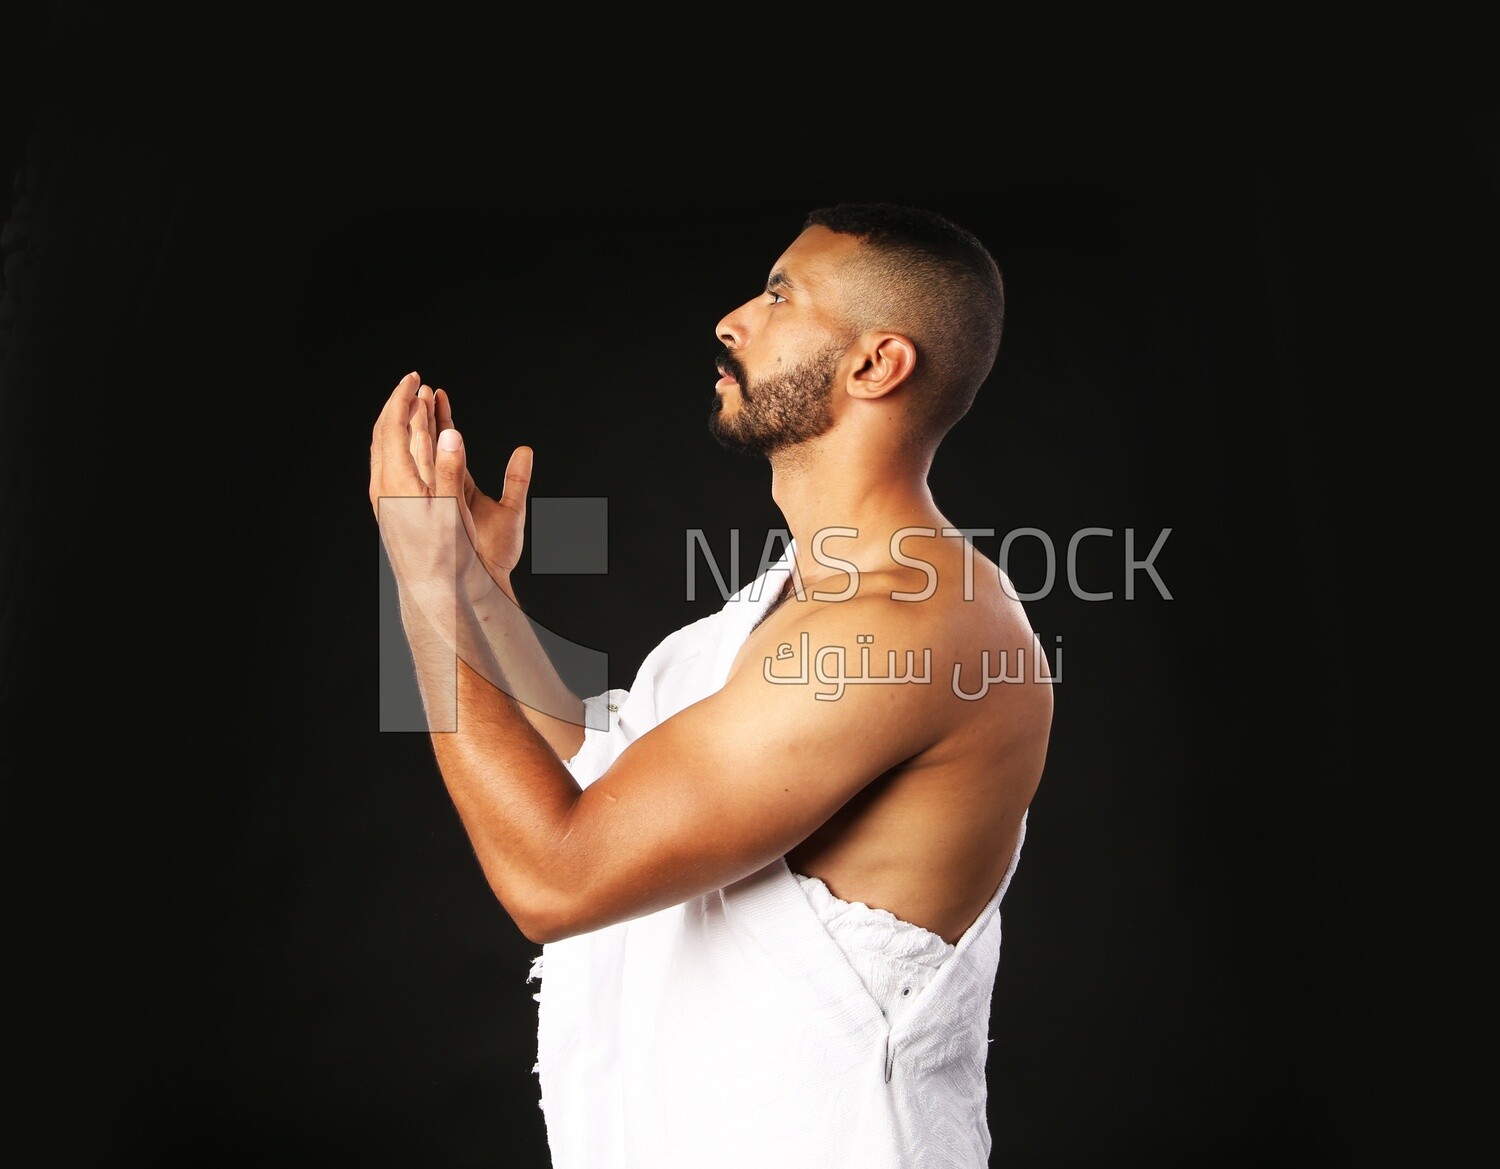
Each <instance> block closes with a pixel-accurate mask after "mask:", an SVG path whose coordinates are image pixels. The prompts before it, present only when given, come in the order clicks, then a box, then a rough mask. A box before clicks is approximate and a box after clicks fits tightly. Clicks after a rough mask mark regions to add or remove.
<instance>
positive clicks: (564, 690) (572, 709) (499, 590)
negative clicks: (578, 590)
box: [466, 567, 584, 759]
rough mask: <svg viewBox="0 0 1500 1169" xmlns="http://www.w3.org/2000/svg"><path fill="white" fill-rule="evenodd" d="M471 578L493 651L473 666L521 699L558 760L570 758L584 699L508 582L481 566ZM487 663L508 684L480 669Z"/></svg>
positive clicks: (579, 738) (580, 730) (578, 741)
mask: <svg viewBox="0 0 1500 1169" xmlns="http://www.w3.org/2000/svg"><path fill="white" fill-rule="evenodd" d="M471 578H472V581H471V584H470V587H469V590H468V593H469V596H470V604H471V606H472V608H473V610H474V616H475V620H476V621H477V623H478V625H477V628H478V630H479V632H480V633H481V635H482V636H483V638H484V642H485V645H486V646H487V647H488V650H487V654H486V655H485V656H484V658H482V659H481V661H480V662H473V663H470V664H471V665H474V666H475V668H476V669H478V672H479V673H480V675H481V676H482V677H484V678H486V679H488V680H489V681H491V682H494V683H495V684H496V685H499V686H500V687H501V689H503V690H504V691H505V693H506V694H508V695H510V697H512V698H513V699H515V700H516V702H517V704H518V705H519V708H520V712H521V714H522V715H523V716H524V717H525V718H526V720H527V722H529V723H530V724H531V725H532V727H534V728H535V729H536V731H537V733H538V734H540V735H541V737H542V738H543V740H545V742H546V743H547V744H548V746H550V747H551V748H552V750H553V752H554V753H555V754H556V755H557V757H558V758H559V759H571V758H572V757H573V756H574V755H576V754H577V753H578V749H579V748H580V747H581V746H583V739H584V708H583V700H582V699H581V698H579V696H578V695H576V694H574V693H573V691H572V689H571V688H570V687H569V686H568V684H567V683H566V682H564V681H563V679H562V676H561V675H560V674H558V672H557V668H556V666H554V665H553V663H552V659H551V657H550V656H549V655H548V653H547V651H546V648H545V647H544V646H543V645H542V643H541V641H540V640H539V639H538V637H537V634H536V630H535V628H534V627H533V626H532V624H531V621H530V619H529V618H528V617H527V616H526V613H525V612H524V610H522V608H521V604H520V601H519V600H518V599H517V597H516V593H515V589H514V587H513V586H512V584H511V582H510V580H509V578H508V577H505V576H502V575H498V574H496V575H491V574H489V573H487V572H485V571H484V569H483V568H482V567H481V568H479V569H477V570H476V572H475V573H471ZM466 660H467V659H466ZM484 660H489V661H493V662H495V663H496V664H497V665H498V668H499V670H500V671H501V672H502V673H503V675H504V677H503V679H495V678H493V677H491V675H490V673H489V671H487V670H485V669H483V668H481V666H482V663H483V661H484Z"/></svg>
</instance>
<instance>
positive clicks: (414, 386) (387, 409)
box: [375, 371, 422, 431]
mask: <svg viewBox="0 0 1500 1169" xmlns="http://www.w3.org/2000/svg"><path fill="white" fill-rule="evenodd" d="M421 384H422V378H421V376H420V375H418V374H417V373H416V372H415V371H413V372H412V373H409V374H407V375H406V376H405V377H404V378H402V379H401V380H400V381H399V382H397V383H396V388H395V389H393V390H392V391H391V394H390V397H388V398H387V399H386V400H385V405H384V406H383V407H382V408H381V411H380V415H379V416H378V417H377V418H376V419H375V428H376V430H377V431H379V430H381V429H385V430H391V429H401V430H404V429H405V428H406V422H407V419H408V417H410V414H411V403H412V399H413V398H415V397H416V396H417V390H418V388H419V387H420V386H421Z"/></svg>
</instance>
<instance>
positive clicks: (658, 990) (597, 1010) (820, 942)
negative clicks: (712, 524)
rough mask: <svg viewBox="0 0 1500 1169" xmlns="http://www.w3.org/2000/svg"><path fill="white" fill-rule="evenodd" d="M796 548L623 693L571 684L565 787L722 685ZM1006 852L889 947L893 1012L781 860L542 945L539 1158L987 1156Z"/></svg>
mask: <svg viewBox="0 0 1500 1169" xmlns="http://www.w3.org/2000/svg"><path fill="white" fill-rule="evenodd" d="M793 552H794V549H793V548H792V547H791V546H788V548H787V549H786V552H785V554H784V555H783V556H782V558H781V560H780V561H779V562H778V563H777V564H775V565H773V566H772V567H771V568H769V569H767V570H766V571H765V572H764V573H762V574H761V576H760V577H758V578H757V579H756V580H754V581H752V582H751V583H750V584H748V585H746V586H745V587H744V588H743V589H741V590H740V591H739V592H738V593H736V594H735V595H734V596H733V597H731V598H730V599H729V600H728V601H726V602H725V604H724V606H723V607H722V608H721V609H720V610H719V611H717V612H716V613H714V614H712V615H711V616H708V617H704V618H702V619H700V620H698V621H695V622H693V623H691V624H689V625H687V626H685V627H683V628H682V629H680V630H678V631H677V632H676V633H674V634H672V635H670V636H669V637H667V638H666V639H665V640H664V641H663V642H662V643H661V644H660V645H659V646H657V647H656V649H654V650H653V651H652V652H651V653H650V654H649V655H648V656H647V657H646V659H645V661H644V662H642V664H641V667H640V670H639V671H638V672H637V674H636V678H635V681H634V683H633V684H632V685H631V687H630V689H629V690H628V691H625V690H610V691H608V692H606V693H605V694H600V695H597V696H594V697H591V698H589V699H586V700H585V701H586V703H587V704H588V705H589V706H590V707H591V709H590V710H589V712H588V713H589V715H590V716H602V715H603V714H605V713H606V712H607V713H608V714H610V716H611V717H610V718H609V719H608V721H607V722H606V721H605V720H604V719H603V718H602V717H588V718H586V719H585V723H586V728H585V732H584V734H585V738H584V743H583V746H582V747H581V748H580V750H579V752H578V754H577V755H576V756H574V757H573V758H572V759H571V760H569V761H568V764H567V766H568V768H569V770H570V771H571V772H572V774H573V775H574V777H575V778H576V779H577V781H578V782H579V783H580V784H581V785H583V786H587V785H588V784H589V783H591V782H593V781H594V780H595V779H597V778H598V777H599V776H600V775H602V774H603V773H604V771H605V770H606V769H607V768H608V767H609V765H610V764H611V763H612V762H613V761H614V759H615V758H616V757H617V756H618V755H619V754H620V752H621V751H622V750H623V749H624V748H625V746H626V745H627V744H628V743H630V742H631V741H632V740H634V739H635V738H637V737H639V736H640V735H642V734H644V733H646V732H647V731H649V730H650V729H651V728H652V727H654V726H656V725H657V724H658V723H660V722H661V721H662V720H664V719H666V718H669V717H670V716H671V715H673V714H675V713H677V712H678V711H680V710H682V709H683V708H685V707H687V706H689V705H691V704H692V703H694V702H697V701H699V700H700V699H702V698H704V697H706V696H707V695H709V694H711V693H713V692H715V691H717V690H718V689H720V688H721V687H722V686H723V684H724V681H725V679H726V677H727V675H728V672H729V667H730V665H731V664H732V663H733V660H734V657H735V655H736V653H737V652H738V651H739V649H740V647H741V646H742V645H743V644H744V641H745V639H746V637H747V636H748V635H749V633H750V631H751V629H752V628H753V627H754V626H755V624H756V622H757V621H758V620H759V619H760V618H761V616H762V615H763V614H764V613H765V612H766V611H767V610H768V609H769V608H770V605H771V602H772V601H773V600H774V599H775V598H776V596H777V595H778V594H779V592H780V589H781V586H782V584H783V583H785V580H786V578H787V575H788V573H789V572H790V569H791V564H792V556H793ZM603 726H608V728H609V729H608V730H602V729H598V728H600V727H603ZM1022 827H1023V835H1024V827H1025V825H1024V823H1023V825H1022ZM1020 851H1021V848H1020V844H1019V843H1018V844H1017V846H1016V851H1015V854H1014V855H1013V856H1012V858H1011V862H1010V866H1009V869H1008V870H1007V872H1006V874H1005V877H1004V879H1003V880H1002V881H1001V882H1000V884H999V886H998V887H997V888H996V889H995V891H994V893H993V894H992V895H991V897H990V899H989V902H988V904H986V905H985V907H984V909H983V910H982V911H981V912H980V914H979V916H978V917H977V918H975V920H974V922H973V924H972V925H970V926H969V928H968V929H967V930H966V931H965V932H964V934H963V936H962V937H961V938H960V939H959V940H958V942H957V943H956V944H955V945H953V946H952V947H951V949H950V950H948V951H947V952H946V953H944V952H941V951H934V950H931V949H924V948H923V947H921V946H918V947H916V948H915V949H909V950H908V951H906V956H907V957H915V958H916V961H915V962H912V963H908V964H907V965H908V966H909V967H910V966H913V965H915V966H918V967H920V966H922V965H923V964H924V963H925V965H926V966H927V967H928V970H927V972H926V975H925V976H924V977H923V978H921V979H920V981H924V982H925V985H922V986H920V987H917V988H916V989H915V991H914V993H913V994H912V995H909V996H904V998H905V999H909V1002H906V1001H903V1003H902V1006H901V1010H900V1012H899V1013H898V1015H897V1017H896V1018H895V1019H894V1021H892V1019H891V1018H888V1017H887V1015H886V1014H885V1013H884V1012H883V1011H882V1009H881V1004H880V1003H878V1002H877V999H876V997H875V996H874V994H872V991H871V989H870V987H869V985H867V983H868V982H869V981H870V980H871V979H872V978H874V977H878V975H872V974H871V966H870V965H869V964H868V963H861V962H860V961H859V959H858V957H857V954H858V951H857V950H851V953H855V954H856V958H855V959H854V960H851V956H850V953H846V952H845V950H844V949H841V947H840V944H839V942H838V941H836V940H835V937H834V934H833V933H832V932H830V926H829V925H827V924H825V921H824V919H823V917H821V916H820V912H821V913H823V914H824V915H825V916H827V917H828V918H830V920H831V919H832V918H834V917H838V916H840V915H844V914H845V913H846V911H847V910H848V908H849V903H847V902H839V901H837V899H835V898H832V897H831V896H829V895H828V894H827V890H826V888H824V887H822V883H821V882H817V883H816V885H814V884H812V883H810V882H807V881H802V880H799V879H798V875H797V874H794V873H793V872H792V871H791V869H790V868H789V867H788V866H787V863H786V861H785V859H784V858H783V859H778V860H776V861H774V862H772V863H771V864H769V865H766V866H765V867H764V868H763V869H761V870H760V871H759V872H756V873H753V874H751V875H750V876H748V877H745V878H744V879H742V880H739V881H736V882H734V883H733V884H731V885H729V886H727V887H725V888H723V889H719V890H717V891H715V892H713V893H709V894H706V895H704V896H701V897H694V898H692V899H690V900H688V901H685V902H683V903H682V904H680V905H676V906H672V907H670V908H667V909H663V910H660V911H658V912H655V913H651V914H648V915H645V916H642V917H638V918H635V919H634V920H631V921H625V922H620V923H618V924H616V925H612V926H606V927H605V928H603V929H598V930H593V931H590V932H588V933H584V934H578V935H575V936H573V937H570V938H565V939H563V940H561V941H557V942H549V943H547V944H545V945H544V946H543V947H542V953H541V955H540V956H538V957H537V958H536V959H535V960H534V961H533V963H532V969H531V975H530V976H529V978H528V981H530V980H531V979H534V978H540V979H541V993H539V994H537V995H536V996H535V998H536V1000H537V1002H538V1003H539V1004H540V1005H539V1008H538V1037H537V1064H536V1068H535V1069H534V1070H535V1071H536V1072H537V1074H538V1077H539V1082H540V1088H541V1107H542V1110H543V1114H544V1116H545V1120H546V1130H547V1141H548V1145H549V1147H550V1150H551V1154H552V1164H553V1166H554V1169H742V1167H743V1169H950V1167H962V1169H982V1167H984V1166H987V1165H988V1159H989V1153H990V1145H991V1142H990V1131H989V1125H988V1121H987V1118H986V1111H985V1102H986V1084H985V1061H986V1057H987V1055H988V1044H989V1039H988V1032H989V1016H990V1000H991V992H992V990H993V988H994V980H995V975H996V972H997V969H998V965H999V959H1000V912H999V907H1000V900H1001V898H1002V897H1003V896H1004V894H1005V890H1006V888H1007V886H1008V885H1009V884H1010V879H1011V876H1012V874H1013V873H1014V872H1015V868H1016V864H1017V861H1018V860H1019V857H1020ZM820 889H821V896H820V894H819V890H820ZM819 906H821V909H820V908H819ZM856 908H857V909H858V910H862V911H863V913H856V914H855V916H854V918H852V919H851V920H852V921H853V922H854V924H853V926H852V927H851V928H852V929H855V930H857V931H859V932H860V934H861V936H862V937H863V938H864V939H865V940H868V938H869V937H870V936H871V935H870V933H869V928H870V926H871V921H870V915H871V914H877V913H878V911H871V910H869V909H868V907H865V906H857V907H856ZM885 916H886V917H887V918H891V915H890V914H886V915H885ZM891 920H892V921H895V920H896V919H894V918H891ZM847 924H848V923H846V925H847ZM885 924H886V925H887V926H889V924H890V923H889V922H886V923H885ZM903 924H908V931H892V930H888V931H887V934H888V936H890V937H892V938H893V939H894V938H898V937H899V938H904V939H906V941H907V942H908V943H910V941H911V938H912V937H913V935H912V934H911V933H910V932H909V931H916V930H917V929H918V927H916V926H910V925H909V923H903ZM920 933H922V934H926V931H920ZM844 936H845V938H846V941H847V940H848V934H847V933H845V934H844ZM929 937H930V938H936V935H929ZM937 941H938V942H939V943H941V941H942V940H941V939H940V938H938V939H937ZM943 945H946V943H943ZM918 950H922V951H923V955H925V957H924V956H923V955H919V954H918ZM934 962H935V963H936V968H935V969H931V967H932V965H933V963H934ZM887 967H889V964H887ZM907 984H910V980H908V983H904V984H903V985H907ZM890 985H891V984H890V983H889V982H888V983H887V984H886V986H887V991H889V988H890ZM876 993H880V992H879V991H878V990H877V991H876ZM898 993H899V990H898Z"/></svg>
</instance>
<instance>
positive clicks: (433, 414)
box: [417, 382, 438, 444]
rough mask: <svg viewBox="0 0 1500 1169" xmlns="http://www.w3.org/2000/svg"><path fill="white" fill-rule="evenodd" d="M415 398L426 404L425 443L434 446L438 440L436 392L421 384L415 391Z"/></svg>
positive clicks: (425, 384) (424, 383)
mask: <svg viewBox="0 0 1500 1169" xmlns="http://www.w3.org/2000/svg"><path fill="white" fill-rule="evenodd" d="M417 397H419V398H421V399H422V400H423V401H425V402H426V403H427V441H428V442H429V443H433V444H436V443H437V438H438V422H437V391H436V390H434V389H433V388H432V387H431V386H429V385H428V384H427V383H426V382H423V383H422V385H421V387H420V388H419V389H418V390H417Z"/></svg>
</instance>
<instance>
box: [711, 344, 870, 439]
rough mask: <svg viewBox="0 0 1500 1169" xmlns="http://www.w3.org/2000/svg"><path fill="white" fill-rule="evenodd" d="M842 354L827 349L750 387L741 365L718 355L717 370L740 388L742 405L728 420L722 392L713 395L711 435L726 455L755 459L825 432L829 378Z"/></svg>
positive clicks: (828, 424) (830, 415)
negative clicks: (734, 454)
mask: <svg viewBox="0 0 1500 1169" xmlns="http://www.w3.org/2000/svg"><path fill="white" fill-rule="evenodd" d="M843 352H844V347H843V346H840V345H830V346H828V347H827V348H825V349H823V350H822V351H821V352H819V353H816V354H814V355H813V356H812V357H811V358H809V359H808V360H807V361H804V362H803V363H802V364H801V365H798V366H796V367H794V368H792V369H788V370H784V371H782V372H781V373H779V374H776V375H775V376H774V377H769V378H766V379H764V380H763V381H760V382H757V383H756V384H755V385H754V386H753V387H752V386H751V385H750V383H749V381H748V380H747V377H746V374H745V368H744V366H743V365H741V364H740V363H739V362H738V361H736V360H735V359H734V358H733V357H731V356H730V355H729V354H727V353H725V354H722V355H720V357H719V362H718V364H719V368H720V369H721V370H722V371H723V372H725V373H727V374H729V375H730V376H731V377H733V378H734V380H735V381H737V382H738V383H739V391H740V405H739V409H738V410H736V411H734V412H733V413H731V414H727V415H726V414H725V412H724V395H723V393H718V394H715V395H714V404H713V407H712V408H711V409H710V410H709V412H708V430H709V433H710V434H712V435H713V436H714V438H715V439H716V440H718V443H719V445H720V446H722V447H724V448H726V449H727V450H731V451H734V452H736V453H737V454H742V455H751V456H756V457H769V456H770V455H773V454H775V453H776V452H777V451H779V450H782V449H784V448H785V447H789V446H793V445H795V444H796V443H800V442H806V441H807V440H808V439H811V438H817V437H818V436H819V435H821V434H825V433H827V431H828V429H829V427H831V426H832V425H833V407H832V404H831V403H832V398H833V394H832V391H833V379H834V376H835V374H836V372H837V370H838V361H839V358H840V357H841V356H842V355H843ZM725 392H727V391H725Z"/></svg>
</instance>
